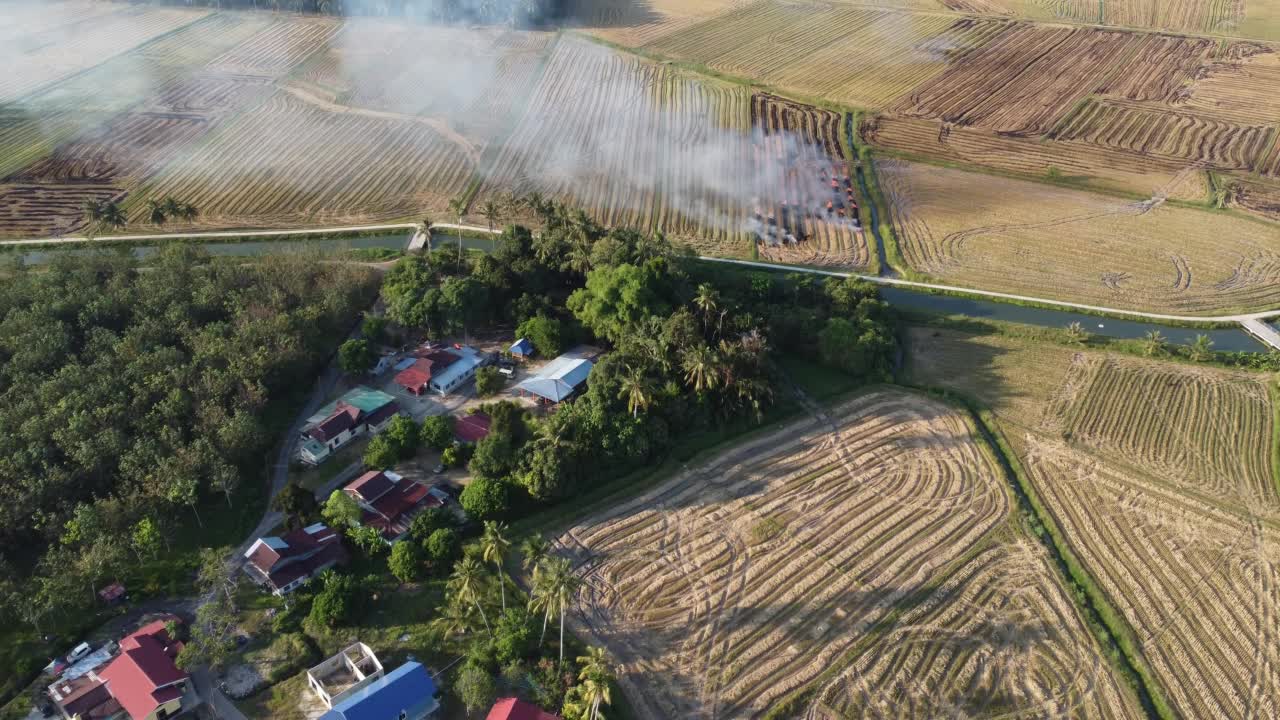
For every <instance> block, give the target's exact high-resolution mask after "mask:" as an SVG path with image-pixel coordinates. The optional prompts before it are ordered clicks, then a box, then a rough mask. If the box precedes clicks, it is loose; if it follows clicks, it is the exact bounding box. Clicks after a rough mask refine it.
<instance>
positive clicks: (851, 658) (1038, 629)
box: [558, 390, 1136, 720]
mask: <svg viewBox="0 0 1280 720" xmlns="http://www.w3.org/2000/svg"><path fill="white" fill-rule="evenodd" d="M1005 482H1006V481H1005V480H1004V478H1003V476H1002V475H1001V471H1000V470H999V468H998V466H997V465H996V464H995V463H994V460H993V459H992V457H991V455H990V454H989V452H988V451H987V450H986V449H985V448H984V447H983V446H982V445H981V444H979V443H978V442H977V441H976V440H975V439H974V437H973V435H972V431H971V428H970V426H969V423H968V421H967V419H966V417H965V416H964V415H963V414H962V413H959V412H957V411H956V410H954V409H952V408H950V407H948V406H946V405H944V404H941V403H939V402H938V401H936V400H933V399H929V398H925V397H923V396H919V395H916V394H912V393H906V392H901V391H892V390H883V391H877V392H874V393H871V394H869V395H866V396H863V397H860V398H858V399H855V400H852V401H849V402H847V403H846V404H844V405H843V406H841V407H839V408H838V409H835V410H832V411H831V412H830V413H829V414H828V413H821V414H820V415H819V416H818V417H816V418H813V419H810V420H807V421H804V422H801V423H797V424H795V425H792V426H789V427H787V428H785V429H783V430H781V431H778V432H776V433H774V434H772V435H770V436H767V437H762V438H759V439H757V440H755V441H752V442H750V443H748V444H747V445H744V446H742V447H739V448H736V449H734V450H732V451H730V452H728V453H726V454H724V455H722V456H720V457H719V458H717V459H715V460H712V461H709V462H708V463H706V464H705V465H703V466H700V467H696V468H690V469H687V470H685V471H683V472H682V473H681V474H680V475H678V476H677V477H675V478H673V479H672V480H670V481H668V482H666V483H664V484H663V485H661V486H659V487H658V488H656V489H654V490H652V491H650V492H649V493H647V494H646V495H644V496H641V497H639V498H636V499H635V500H633V501H631V502H629V503H627V504H625V505H622V506H620V507H617V508H614V509H612V510H609V511H607V512H605V513H604V514H602V515H600V516H598V517H595V518H592V519H590V520H587V521H584V522H582V523H580V524H578V525H576V526H575V527H573V528H572V529H570V530H569V531H568V532H566V533H565V534H564V535H563V536H562V537H561V538H560V539H559V543H558V544H559V547H560V548H561V551H562V552H566V553H568V554H569V555H570V556H572V557H573V558H574V559H575V560H576V561H577V565H578V568H579V572H580V573H581V575H582V577H583V579H584V581H585V585H584V590H583V591H582V598H581V607H582V608H583V613H582V619H581V624H580V630H581V631H582V632H583V633H584V634H586V635H587V636H589V637H590V638H591V640H592V642H597V643H600V644H603V645H604V646H606V647H607V648H609V650H610V652H611V653H612V654H613V655H614V657H615V658H617V659H618V661H619V662H620V663H621V664H622V667H621V669H620V680H621V683H622V685H623V687H624V688H625V689H627V690H628V691H629V692H628V696H629V698H631V699H632V700H633V703H636V709H637V711H638V713H639V715H640V717H642V718H646V719H654V720H656V719H658V718H672V717H682V718H714V717H724V718H730V717H733V718H747V717H761V716H762V715H763V714H765V713H766V712H768V711H769V710H770V709H771V708H776V707H777V705H778V703H779V702H780V701H782V700H783V699H784V698H785V697H786V696H788V695H789V694H791V693H793V691H797V690H800V689H802V688H808V689H809V690H810V691H811V692H810V693H808V694H807V696H808V697H811V698H812V699H813V702H812V703H811V704H810V707H809V710H808V714H809V716H810V717H826V716H828V712H829V710H830V709H831V708H852V709H855V710H856V712H858V713H861V714H862V715H866V716H878V714H879V713H880V712H882V711H883V708H884V705H883V703H884V702H889V701H892V702H894V703H902V704H901V705H899V706H898V707H899V709H900V708H902V707H911V708H914V709H917V710H919V711H921V712H922V713H924V714H925V715H930V714H937V713H945V712H947V711H949V710H951V709H953V708H955V707H956V703H964V702H971V703H973V705H974V706H980V707H982V706H985V707H986V708H987V709H992V708H994V707H997V706H1003V703H1006V702H1019V703H1027V704H1030V705H1032V706H1034V707H1035V708H1037V710H1042V711H1045V712H1048V713H1049V714H1053V712H1054V708H1079V711H1078V712H1075V713H1073V714H1074V716H1078V717H1136V715H1135V714H1134V713H1133V711H1132V709H1133V706H1132V704H1131V701H1130V700H1129V698H1128V696H1127V695H1126V694H1125V693H1123V692H1121V691H1120V690H1119V688H1118V686H1117V685H1116V684H1115V681H1114V680H1113V679H1112V677H1111V675H1110V672H1109V670H1108V668H1107V667H1106V665H1105V664H1104V663H1102V662H1101V660H1100V656H1099V654H1098V652H1097V648H1096V646H1095V645H1094V644H1093V643H1092V640H1091V639H1090V637H1089V636H1088V634H1087V633H1086V632H1085V631H1084V629H1083V624H1082V622H1081V620H1080V619H1079V617H1078V616H1077V615H1076V613H1075V611H1074V609H1073V608H1072V607H1071V605H1070V603H1069V602H1067V601H1066V599H1065V596H1064V594H1063V591H1062V589H1061V587H1060V586H1059V585H1058V583H1057V581H1056V579H1055V578H1054V577H1053V576H1052V573H1051V572H1050V571H1049V570H1048V566H1047V563H1046V560H1045V558H1044V557H1043V555H1042V553H1041V552H1040V551H1038V550H1036V549H1034V548H1032V547H1031V546H1029V545H1028V544H1027V543H1026V542H1025V541H1024V540H1022V539H1021V538H1018V537H1016V536H1015V531H1014V530H1013V528H1012V527H1011V526H1010V525H1009V524H1008V521H1009V519H1010V511H1011V504H1012V500H1011V496H1010V492H1009V490H1008V487H1007V486H1006V484H1005ZM999 578H1005V579H1010V580H1012V579H1013V578H1017V582H1018V587H1016V588H1015V587H1007V588H994V587H992V582H993V581H996V580H998V579H999ZM984 595H985V596H986V597H987V598H988V599H990V600H992V602H991V603H990V604H989V605H988V606H987V612H986V613H985V614H982V615H975V614H973V613H971V612H970V610H971V609H972V608H971V605H970V604H969V603H971V602H975V601H976V599H977V598H979V597H982V596H984ZM996 596H999V597H1000V598H1002V599H1000V600H997V599H996ZM899 605H902V606H903V607H906V608H910V610H908V611H907V612H906V613H904V614H902V615H899V609H898V606H899ZM1020 623H1021V624H1022V625H1019V624H1020ZM965 637H968V638H969V639H968V640H967V641H966V640H964V639H963V638H965ZM984 638H985V640H984ZM987 641H989V644H986V643H987ZM895 658H896V660H895ZM935 661H936V662H935ZM952 661H954V663H953V664H951V665H948V663H951V662H952ZM944 666H947V667H949V668H950V669H947V670H944V669H943V668H944ZM935 670H936V671H935ZM837 671H838V672H839V673H840V674H839V675H838V676H837V675H835V672H837ZM824 672H826V674H825V675H824ZM820 675H821V676H822V677H823V679H822V681H821V683H820V687H819V686H810V684H811V683H814V681H815V680H817V679H818V678H819V676H820ZM866 698H874V700H872V701H871V702H870V703H864V702H863V700H864V699H866ZM966 698H967V700H966ZM984 703H985V705H984ZM793 709H794V710H796V711H798V710H799V708H794V707H793ZM797 714H798V712H797ZM891 714H892V713H891ZM862 715H859V716H862ZM837 716H840V715H837Z"/></svg>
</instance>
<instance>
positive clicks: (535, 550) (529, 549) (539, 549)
mask: <svg viewBox="0 0 1280 720" xmlns="http://www.w3.org/2000/svg"><path fill="white" fill-rule="evenodd" d="M550 548H551V544H550V543H548V542H547V541H546V540H543V539H542V537H541V536H538V535H530V536H529V537H527V538H525V539H524V540H523V541H522V542H521V543H520V567H521V568H523V569H524V571H525V572H527V573H531V574H532V576H533V578H534V582H537V577H538V569H539V568H540V567H541V566H542V561H543V559H544V558H546V557H547V551H548V550H549V549H550Z"/></svg>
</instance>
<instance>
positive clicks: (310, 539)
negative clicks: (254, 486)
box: [244, 523, 347, 596]
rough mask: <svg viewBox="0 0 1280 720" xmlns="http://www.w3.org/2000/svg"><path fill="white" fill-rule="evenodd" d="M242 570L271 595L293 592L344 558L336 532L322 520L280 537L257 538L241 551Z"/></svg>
mask: <svg viewBox="0 0 1280 720" xmlns="http://www.w3.org/2000/svg"><path fill="white" fill-rule="evenodd" d="M244 556H245V559H246V560H247V561H248V562H246V563H245V566H244V572H245V574H246V575H248V576H249V577H251V578H253V581H254V582H256V583H258V584H259V585H261V586H263V587H265V588H267V589H268V590H270V591H271V593H272V594H273V595H281V596H283V595H286V594H288V593H291V592H293V591H294V590H296V589H297V588H298V587H299V586H301V585H303V584H305V583H306V582H307V581H308V580H310V579H311V578H313V577H315V576H316V575H319V574H320V573H321V572H323V571H324V570H326V569H327V568H331V567H333V566H334V565H337V564H339V563H344V562H346V561H347V551H346V550H345V549H344V548H343V547H342V542H341V540H340V539H339V537H338V533H337V532H336V531H334V530H333V529H332V528H330V527H329V526H328V525H325V524H324V523H316V524H315V525H309V526H307V527H305V528H301V529H299V530H293V531H291V532H288V533H285V534H284V535H282V536H280V537H264V538H258V539H257V540H256V541H255V542H254V543H253V545H252V546H250V548H249V550H248V551H246V552H245V554H244Z"/></svg>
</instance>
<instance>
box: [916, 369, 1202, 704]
mask: <svg viewBox="0 0 1280 720" xmlns="http://www.w3.org/2000/svg"><path fill="white" fill-rule="evenodd" d="M921 389H923V390H926V391H927V392H929V393H930V394H932V395H934V396H936V397H940V398H943V399H945V400H947V401H949V402H951V403H953V404H956V405H959V406H961V407H963V408H964V409H966V410H967V411H968V412H969V413H970V414H971V415H972V416H973V418H974V420H975V422H976V423H977V427H978V430H979V432H980V434H981V437H982V439H983V440H984V441H986V442H987V443H989V444H990V445H991V447H992V449H993V451H994V452H995V455H996V458H997V459H998V460H999V463H1000V466H1001V468H1002V469H1003V470H1004V471H1005V473H1006V474H1007V475H1008V478H1009V480H1010V481H1011V484H1012V486H1013V488H1014V494H1015V495H1017V497H1018V500H1019V503H1020V504H1021V505H1022V506H1023V509H1024V511H1025V512H1027V513H1028V514H1029V515H1030V517H1032V518H1034V520H1035V522H1036V523H1038V524H1039V527H1040V528H1043V532H1039V531H1036V534H1037V536H1038V537H1040V539H1041V540H1042V541H1043V542H1044V545H1045V547H1046V548H1047V549H1048V550H1049V554H1050V555H1051V556H1052V557H1053V559H1054V560H1055V564H1056V565H1057V566H1058V568H1059V569H1060V570H1061V571H1062V572H1063V574H1064V575H1065V576H1066V577H1065V579H1066V580H1067V586H1068V588H1069V589H1070V590H1071V593H1070V594H1071V597H1072V598H1073V599H1074V600H1075V603H1076V605H1077V607H1078V608H1079V609H1080V612H1081V614H1082V615H1083V617H1084V619H1085V624H1086V625H1088V627H1089V630H1090V631H1091V632H1092V633H1093V635H1094V637H1095V638H1096V639H1097V640H1098V642H1099V644H1101V646H1102V649H1103V651H1104V654H1105V655H1106V656H1107V658H1108V659H1109V660H1110V661H1111V664H1112V666H1113V667H1114V669H1115V670H1116V671H1117V672H1118V673H1119V675H1120V677H1121V678H1123V679H1124V680H1125V682H1126V683H1127V684H1128V685H1129V687H1130V688H1131V689H1132V690H1133V691H1134V692H1135V693H1136V695H1137V697H1138V701H1139V702H1140V703H1141V704H1142V708H1143V710H1144V711H1146V713H1147V716H1148V717H1150V718H1156V719H1158V720H1175V719H1176V718H1178V717H1180V716H1179V714H1178V713H1177V712H1175V711H1174V709H1173V707H1172V706H1171V705H1170V704H1169V700H1168V698H1167V697H1166V695H1165V691H1164V688H1163V687H1162V686H1161V685H1160V683H1159V682H1158V681H1156V679H1155V675H1154V673H1153V672H1152V670H1151V668H1150V666H1149V665H1148V664H1147V660H1146V656H1145V655H1144V654H1143V652H1142V645H1141V643H1140V642H1139V641H1138V638H1137V635H1136V633H1134V631H1133V628H1132V627H1130V626H1129V623H1128V622H1127V621H1126V620H1125V619H1124V617H1123V616H1122V615H1121V614H1120V612H1119V611H1118V610H1116V609H1115V607H1114V606H1112V604H1111V602H1110V601H1109V600H1107V597H1106V595H1105V593H1103V591H1102V589H1101V588H1100V587H1099V586H1098V584H1097V583H1096V582H1095V581H1094V579H1093V576H1092V575H1090V574H1089V571H1088V570H1086V569H1085V567H1084V564H1083V563H1082V562H1081V561H1080V559H1079V558H1077V557H1076V555H1075V553H1074V552H1072V551H1071V547H1070V544H1069V543H1068V542H1067V540H1066V538H1065V537H1064V536H1063V534H1062V530H1061V529H1060V528H1059V527H1058V524H1057V521H1055V520H1054V518H1053V515H1052V514H1051V513H1050V512H1049V511H1048V509H1047V508H1045V506H1044V504H1043V503H1042V502H1041V500H1040V496H1039V495H1038V494H1037V493H1036V489H1035V486H1034V485H1033V484H1032V482H1031V481H1030V479H1029V478H1028V476H1027V472H1026V470H1025V469H1024V468H1023V467H1022V463H1021V461H1020V460H1019V459H1018V455H1017V453H1015V452H1014V451H1013V448H1012V447H1011V446H1010V445H1009V441H1008V440H1007V439H1006V438H1005V436H1004V433H1003V432H1001V430H1000V428H999V426H998V425H997V422H996V418H995V416H994V415H993V414H992V413H991V411H990V410H988V409H986V408H984V407H983V406H982V405H981V404H979V403H977V402H976V401H974V400H972V399H971V398H969V397H967V396H965V395H963V394H960V393H957V392H954V391H951V390H944V389H937V388H921Z"/></svg>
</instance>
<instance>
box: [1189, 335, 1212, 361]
mask: <svg viewBox="0 0 1280 720" xmlns="http://www.w3.org/2000/svg"><path fill="white" fill-rule="evenodd" d="M1212 356H1213V341H1212V340H1210V339H1209V336H1208V335H1197V336H1196V339H1195V340H1193V341H1191V342H1190V343H1189V344H1188V345H1187V357H1189V358H1191V359H1192V360H1194V361H1196V362H1204V361H1205V360H1208V359H1209V358H1210V357H1212Z"/></svg>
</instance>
